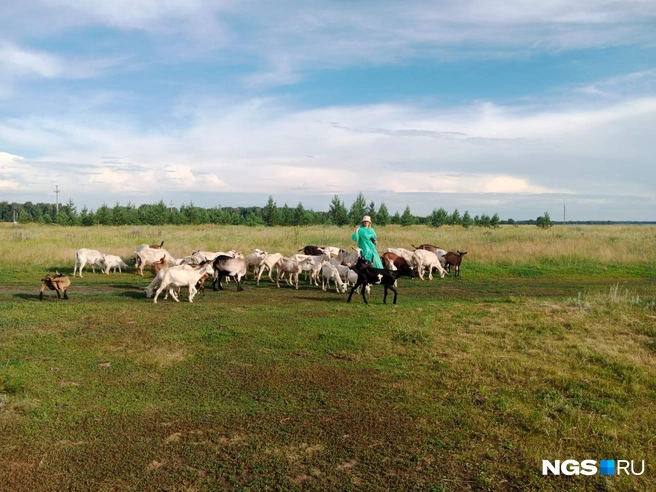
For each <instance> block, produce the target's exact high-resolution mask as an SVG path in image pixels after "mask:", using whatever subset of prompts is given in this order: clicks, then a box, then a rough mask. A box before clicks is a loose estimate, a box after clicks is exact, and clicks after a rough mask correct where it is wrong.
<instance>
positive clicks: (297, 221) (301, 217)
mask: <svg viewBox="0 0 656 492" xmlns="http://www.w3.org/2000/svg"><path fill="white" fill-rule="evenodd" d="M292 217H293V219H292V225H295V226H304V225H308V224H310V223H311V221H312V217H311V216H310V214H308V212H307V211H306V210H305V207H304V206H303V204H302V203H301V202H298V205H296V208H295V209H294V213H293V215H292Z"/></svg>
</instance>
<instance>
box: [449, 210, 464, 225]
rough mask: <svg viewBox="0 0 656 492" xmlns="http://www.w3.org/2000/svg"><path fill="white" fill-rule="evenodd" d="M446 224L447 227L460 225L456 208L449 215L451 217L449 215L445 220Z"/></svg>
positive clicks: (460, 219)
mask: <svg viewBox="0 0 656 492" xmlns="http://www.w3.org/2000/svg"><path fill="white" fill-rule="evenodd" d="M447 224H449V225H460V224H462V217H460V212H458V209H457V208H456V209H455V210H454V211H453V212H452V213H451V215H449V218H448V219H447Z"/></svg>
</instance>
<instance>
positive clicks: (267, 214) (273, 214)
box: [262, 195, 280, 227]
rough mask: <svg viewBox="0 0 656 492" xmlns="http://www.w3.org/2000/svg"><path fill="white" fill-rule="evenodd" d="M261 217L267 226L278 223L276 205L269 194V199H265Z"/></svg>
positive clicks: (278, 217)
mask: <svg viewBox="0 0 656 492" xmlns="http://www.w3.org/2000/svg"><path fill="white" fill-rule="evenodd" d="M262 218H263V219H264V223H265V224H266V225H268V226H269V227H273V226H275V225H278V224H279V223H280V214H279V213H278V207H277V206H276V202H275V201H274V200H273V197H272V196H271V195H269V201H267V204H266V206H265V207H264V208H263V209H262Z"/></svg>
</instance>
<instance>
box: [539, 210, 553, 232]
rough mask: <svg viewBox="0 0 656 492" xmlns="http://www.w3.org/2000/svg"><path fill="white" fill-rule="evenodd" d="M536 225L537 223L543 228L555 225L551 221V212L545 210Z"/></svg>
mask: <svg viewBox="0 0 656 492" xmlns="http://www.w3.org/2000/svg"><path fill="white" fill-rule="evenodd" d="M535 225H537V226H538V227H539V228H541V229H548V228H549V227H551V226H552V225H553V222H551V216H550V215H549V212H545V213H544V215H543V216H541V217H538V218H537V219H536V220H535Z"/></svg>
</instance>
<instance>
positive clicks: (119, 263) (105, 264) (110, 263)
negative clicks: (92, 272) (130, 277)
mask: <svg viewBox="0 0 656 492" xmlns="http://www.w3.org/2000/svg"><path fill="white" fill-rule="evenodd" d="M97 263H98V265H100V267H101V268H102V270H103V272H104V273H106V274H107V275H109V270H110V269H112V268H113V269H114V273H116V269H117V268H118V272H119V273H122V270H121V267H123V268H125V269H126V270H127V269H128V266H127V265H126V264H125V262H124V261H123V259H122V258H121V257H120V256H116V255H102V257H101V258H100V260H98V262H97Z"/></svg>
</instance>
